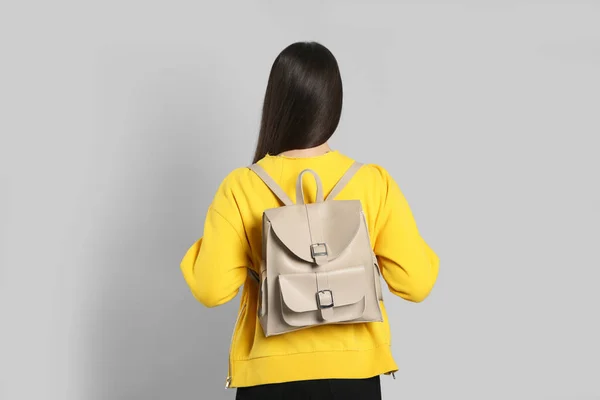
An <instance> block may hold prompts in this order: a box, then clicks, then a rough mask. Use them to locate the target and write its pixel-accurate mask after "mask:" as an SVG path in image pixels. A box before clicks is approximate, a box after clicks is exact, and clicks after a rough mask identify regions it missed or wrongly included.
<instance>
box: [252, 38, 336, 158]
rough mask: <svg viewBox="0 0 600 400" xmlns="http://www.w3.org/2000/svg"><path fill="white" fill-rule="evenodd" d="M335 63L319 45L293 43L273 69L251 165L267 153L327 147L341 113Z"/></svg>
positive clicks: (329, 53) (328, 53)
mask: <svg viewBox="0 0 600 400" xmlns="http://www.w3.org/2000/svg"><path fill="white" fill-rule="evenodd" d="M342 98H343V90H342V79H341V76H340V71H339V68H338V64H337V61H336V59H335V57H334V56H333V54H332V53H331V52H330V51H329V50H328V49H327V48H326V47H325V46H323V45H321V44H319V43H314V42H300V43H294V44H292V45H290V46H288V47H287V48H285V49H284V50H283V51H282V52H281V53H280V54H279V56H277V58H276V59H275V62H274V63H273V66H272V68H271V74H270V76H269V82H268V84H267V90H266V93H265V101H264V105H263V113H262V121H261V126H260V134H259V138H258V143H257V147H256V152H255V155H254V162H256V161H258V160H260V159H261V158H263V157H264V156H265V155H267V154H279V153H281V152H284V151H288V150H297V149H308V148H311V147H315V146H319V145H321V144H323V143H325V142H326V141H327V140H329V138H330V137H331V136H332V135H333V133H334V132H335V130H336V128H337V126H338V123H339V121H340V116H341V113H342Z"/></svg>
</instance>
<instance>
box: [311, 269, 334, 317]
mask: <svg viewBox="0 0 600 400" xmlns="http://www.w3.org/2000/svg"><path fill="white" fill-rule="evenodd" d="M315 277H316V279H317V293H316V295H317V304H318V305H319V312H320V314H321V318H322V319H323V320H324V321H329V320H331V319H332V318H333V308H334V306H335V299H334V294H333V292H332V291H331V289H330V286H329V277H328V275H327V273H326V272H317V273H316V274H315Z"/></svg>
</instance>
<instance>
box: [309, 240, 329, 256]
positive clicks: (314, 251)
mask: <svg viewBox="0 0 600 400" xmlns="http://www.w3.org/2000/svg"><path fill="white" fill-rule="evenodd" d="M319 247H322V248H323V249H322V250H320V249H319ZM328 254H329V253H327V245H326V244H325V243H315V244H311V245H310V255H311V256H312V258H315V257H319V256H326V255H328Z"/></svg>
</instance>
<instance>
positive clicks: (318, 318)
mask: <svg viewBox="0 0 600 400" xmlns="http://www.w3.org/2000/svg"><path fill="white" fill-rule="evenodd" d="M364 276H365V267H364V266H358V267H351V268H344V269H338V270H333V271H319V272H315V273H302V274H286V275H280V276H279V287H280V290H281V303H282V312H283V319H284V320H285V322H286V323H287V324H288V325H290V326H294V327H302V326H310V325H315V324H318V323H321V322H324V321H326V322H328V323H335V322H343V321H350V320H354V319H357V318H360V317H361V316H362V315H363V313H364V312H365V304H366V302H365V295H366V289H367V288H366V283H365V279H364Z"/></svg>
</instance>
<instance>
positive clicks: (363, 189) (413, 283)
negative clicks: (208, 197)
mask: <svg viewBox="0 0 600 400" xmlns="http://www.w3.org/2000/svg"><path fill="white" fill-rule="evenodd" d="M352 162H353V160H352V159H351V158H349V157H347V156H345V155H343V154H341V153H339V152H337V151H332V152H329V153H327V154H325V155H322V156H317V157H310V158H290V157H285V156H266V157H265V158H263V159H262V160H261V161H259V164H260V165H261V166H262V167H263V168H264V169H265V170H266V171H267V173H269V175H270V176H271V177H272V178H273V179H274V180H275V181H276V182H277V183H278V184H279V185H280V186H281V187H282V188H283V190H284V191H285V192H286V193H287V194H288V195H289V196H290V198H292V199H294V198H296V193H295V192H296V189H295V183H296V178H297V177H298V174H299V173H300V172H301V171H302V170H304V169H306V168H310V169H312V170H314V171H316V172H317V174H318V175H319V177H320V178H321V180H322V183H323V189H324V191H325V195H327V194H328V193H329V191H331V189H332V188H333V186H334V185H335V183H336V182H337V181H338V180H339V178H340V177H341V176H342V175H343V173H344V172H345V171H346V170H347V169H348V168H349V167H350V165H351V164H352ZM304 191H305V194H306V199H307V201H308V202H312V201H314V200H315V194H316V193H315V192H316V184H314V183H313V182H312V180H309V179H307V180H306V182H305V185H304ZM337 199H340V200H348V199H360V201H361V203H362V206H363V210H364V213H365V216H366V219H367V225H368V228H369V234H370V237H371V241H372V243H371V244H372V246H373V249H374V251H375V254H376V255H377V257H378V260H379V265H380V268H381V272H382V275H383V277H384V279H385V281H386V283H387V285H388V287H389V289H390V291H391V292H392V293H394V294H396V295H398V296H400V297H402V298H404V299H406V300H409V301H413V302H420V301H422V300H423V299H425V297H427V295H428V294H429V292H430V291H431V289H432V287H433V285H434V283H435V280H436V278H437V274H438V266H439V258H438V257H437V255H436V254H435V253H434V252H433V251H432V250H431V249H430V248H429V246H428V245H427V244H426V243H425V241H424V240H423V239H422V238H421V236H420V234H419V231H418V230H417V226H416V224H415V220H414V218H413V215H412V213H411V210H410V208H409V205H408V203H407V202H406V199H405V198H404V196H403V195H402V192H401V191H400V189H399V187H398V185H397V184H396V183H395V182H394V180H393V179H392V178H391V177H390V175H389V174H388V173H387V172H386V171H385V170H384V169H383V168H381V167H379V166H376V165H364V166H363V167H362V168H361V169H360V170H359V171H358V172H357V174H356V175H355V176H354V177H353V178H352V180H351V181H350V183H349V184H348V185H347V186H346V187H345V188H344V190H343V191H342V192H341V193H340V194H339V195H338V196H337ZM278 206H280V204H279V202H278V200H277V198H276V197H275V196H274V195H273V194H272V193H271V191H270V190H269V189H268V188H267V187H266V186H265V184H264V183H263V182H262V181H261V180H260V178H259V177H258V176H256V175H255V174H254V173H253V172H252V171H250V170H249V169H248V168H240V169H237V170H235V171H233V172H232V173H231V174H229V176H227V177H226V178H225V180H224V181H223V183H222V184H221V186H220V187H219V189H218V191H217V193H216V195H215V197H214V200H213V202H212V204H211V206H210V207H209V209H208V213H207V216H206V221H205V225H204V235H203V237H202V238H201V239H199V240H198V241H197V242H196V243H195V244H194V245H193V246H192V247H191V248H190V249H189V250H188V252H187V254H186V255H185V257H184V259H183V260H182V263H181V269H182V271H183V276H184V277H185V280H186V282H187V283H188V285H189V287H190V288H191V291H192V293H193V295H194V297H195V298H196V299H197V300H198V301H199V302H201V303H202V304H204V305H205V306H207V307H214V306H218V305H221V304H223V303H226V302H228V301H230V300H232V299H233V298H234V297H235V296H236V295H237V294H238V291H239V290H240V288H242V286H243V287H244V290H243V292H242V296H241V304H240V309H239V314H238V320H237V322H236V324H235V327H234V333H233V338H232V343H231V349H230V356H229V357H230V360H229V376H228V377H227V384H228V385H229V386H230V387H244V386H255V385H262V384H269V383H279V382H289V381H300V380H309V379H326V378H368V377H372V376H376V375H380V374H384V373H390V372H394V371H397V369H398V367H397V366H396V363H395V362H394V359H393V357H392V353H391V349H390V328H389V323H388V318H387V313H386V312H385V308H384V307H383V306H382V311H383V316H384V321H383V322H375V323H366V324H349V325H325V326H319V327H314V328H309V329H304V330H300V331H296V332H291V333H286V334H284V335H278V336H272V337H268V338H266V337H265V336H264V334H263V332H262V328H261V326H260V324H259V322H258V318H257V297H258V293H257V291H258V290H257V285H256V284H255V283H254V282H252V281H251V279H252V278H251V277H250V275H249V274H248V272H247V268H251V269H253V270H254V271H257V272H258V266H259V265H260V257H261V230H262V225H261V220H262V213H263V211H264V210H265V209H268V208H273V207H278ZM246 283H248V284H246Z"/></svg>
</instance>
